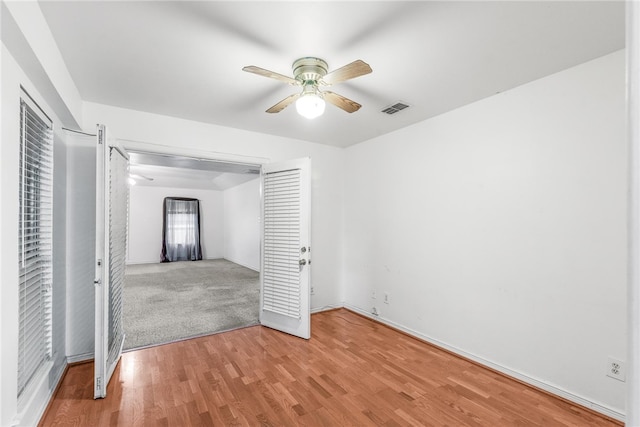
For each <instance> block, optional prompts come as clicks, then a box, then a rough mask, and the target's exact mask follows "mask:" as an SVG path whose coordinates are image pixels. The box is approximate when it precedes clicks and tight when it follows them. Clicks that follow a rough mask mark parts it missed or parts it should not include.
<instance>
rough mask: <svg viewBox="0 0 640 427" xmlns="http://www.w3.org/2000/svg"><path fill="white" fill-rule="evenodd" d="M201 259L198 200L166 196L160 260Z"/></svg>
mask: <svg viewBox="0 0 640 427" xmlns="http://www.w3.org/2000/svg"><path fill="white" fill-rule="evenodd" d="M201 259H202V249H201V248H200V201H199V200H198V199H186V198H182V197H166V198H165V199H164V227H163V230H162V254H161V260H162V262H170V261H197V260H201Z"/></svg>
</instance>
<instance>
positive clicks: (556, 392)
mask: <svg viewBox="0 0 640 427" xmlns="http://www.w3.org/2000/svg"><path fill="white" fill-rule="evenodd" d="M344 308H346V309H347V310H351V311H353V312H354V313H357V314H359V315H361V316H363V317H366V318H369V319H372V320H374V321H376V322H379V323H382V324H384V325H387V326H389V327H391V328H393V329H396V330H398V331H401V332H403V333H405V334H407V335H410V336H412V337H415V338H418V339H420V340H422V341H425V342H427V343H429V344H432V345H434V346H436V347H439V348H441V349H444V350H446V351H448V352H450V353H453V354H455V355H457V356H460V357H463V358H465V359H467V360H469V361H471V362H474V363H477V364H479V365H482V366H484V367H487V368H489V369H491V370H493V371H496V372H498V373H500V374H503V375H505V376H507V377H509V378H513V379H515V380H517V381H519V382H522V383H524V384H527V385H530V386H532V387H534V388H537V389H539V390H541V391H543V392H546V393H549V394H552V395H553V396H556V397H559V398H561V399H564V400H566V401H569V402H571V403H575V404H577V405H580V406H582V407H584V408H586V409H588V410H591V411H593V412H597V413H598V414H601V415H604V416H605V417H609V418H612V419H614V420H617V421H621V422H624V420H625V415H624V414H623V413H620V412H618V411H616V410H615V409H612V408H609V407H607V406H603V405H600V404H598V403H595V402H591V401H590V400H588V399H585V398H583V397H581V396H578V395H576V394H573V393H571V392H569V391H567V390H563V389H561V388H558V387H556V386H553V385H550V384H547V383H545V382H544V381H541V380H538V379H536V378H532V377H529V376H527V375H524V374H522V373H520V372H517V371H514V370H511V369H509V368H506V367H504V366H501V365H499V364H497V363H494V362H491V361H489V360H486V359H483V358H482V357H479V356H476V355H474V354H472V353H468V352H466V351H464V350H461V349H459V348H456V347H454V346H451V345H449V344H446V343H444V342H442V341H439V340H437V339H434V338H432V337H430V336H427V335H425V334H423V333H420V332H418V331H415V330H413V329H411V328H407V327H406V326H403V325H400V324H398V323H396V322H393V321H391V320H388V319H385V318H383V317H380V316H374V315H373V314H371V313H369V312H368V311H366V310H363V309H361V308H360V307H356V306H352V305H350V304H344Z"/></svg>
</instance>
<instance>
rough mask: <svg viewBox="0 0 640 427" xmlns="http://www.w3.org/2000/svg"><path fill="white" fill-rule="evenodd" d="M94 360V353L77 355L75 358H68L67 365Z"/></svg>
mask: <svg viewBox="0 0 640 427" xmlns="http://www.w3.org/2000/svg"><path fill="white" fill-rule="evenodd" d="M92 360H93V353H84V354H76V355H74V356H67V363H68V364H69V365H76V364H79V363H85V362H90V361H92Z"/></svg>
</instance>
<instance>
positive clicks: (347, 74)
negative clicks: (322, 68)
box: [320, 59, 373, 86]
mask: <svg viewBox="0 0 640 427" xmlns="http://www.w3.org/2000/svg"><path fill="white" fill-rule="evenodd" d="M372 71H373V70H372V69H371V67H370V66H369V64H367V63H366V62H364V61H362V60H360V59H358V60H357V61H353V62H352V63H351V64H347V65H345V66H344V67H342V68H338V69H337V70H334V71H332V72H330V73H329V74H327V75H325V76H324V77H322V79H320V83H321V84H324V85H327V86H330V85H333V84H336V83H340V82H343V81H345V80H349V79H353V78H356V77H360V76H363V75H365V74H369V73H370V72H372Z"/></svg>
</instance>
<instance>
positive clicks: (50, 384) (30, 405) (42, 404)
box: [11, 362, 67, 427]
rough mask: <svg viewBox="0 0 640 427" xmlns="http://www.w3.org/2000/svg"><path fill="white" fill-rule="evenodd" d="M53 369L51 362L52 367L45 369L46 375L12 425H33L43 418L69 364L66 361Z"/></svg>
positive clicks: (21, 426) (19, 426)
mask: <svg viewBox="0 0 640 427" xmlns="http://www.w3.org/2000/svg"><path fill="white" fill-rule="evenodd" d="M53 369H54V366H53V362H50V367H49V368H48V369H45V373H44V375H42V377H41V378H40V379H39V380H38V383H37V384H36V385H35V387H34V388H33V392H32V393H31V397H30V399H29V401H28V402H26V403H25V405H24V407H23V408H22V409H21V411H20V412H19V413H18V414H17V415H16V418H15V419H14V421H13V422H12V424H11V425H12V426H13V427H23V426H24V427H27V426H33V425H36V424H38V422H39V421H40V420H41V419H42V417H43V416H44V414H45V413H46V411H47V409H48V408H49V404H50V403H51V401H52V400H53V396H54V395H55V393H56V390H58V387H59V385H60V382H61V380H62V377H63V375H64V373H65V372H66V370H67V364H66V363H64V364H62V365H60V366H59V367H57V368H56V369H57V371H54V370H53Z"/></svg>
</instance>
